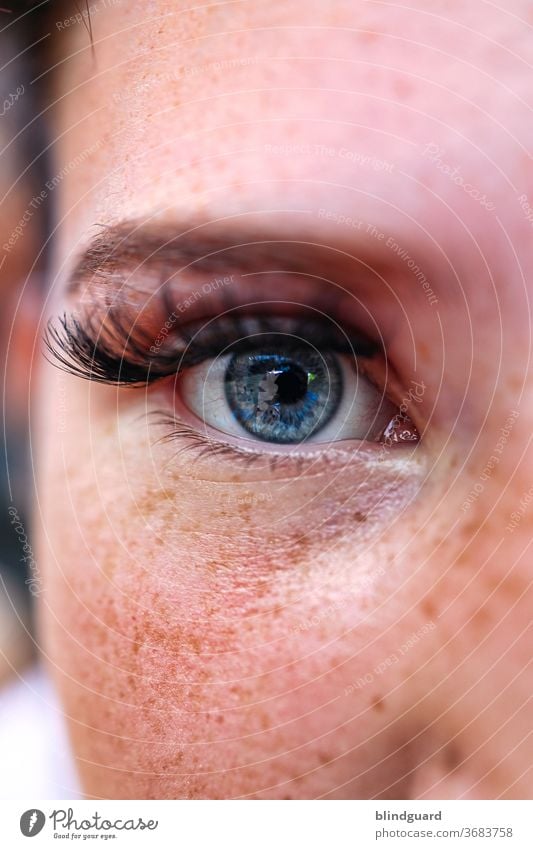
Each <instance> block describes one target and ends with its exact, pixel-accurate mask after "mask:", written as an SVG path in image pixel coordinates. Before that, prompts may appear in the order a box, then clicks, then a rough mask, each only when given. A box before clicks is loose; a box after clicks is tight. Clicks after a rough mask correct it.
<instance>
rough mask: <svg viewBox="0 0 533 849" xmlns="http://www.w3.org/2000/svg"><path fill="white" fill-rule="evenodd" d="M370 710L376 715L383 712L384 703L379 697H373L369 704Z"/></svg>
mask: <svg viewBox="0 0 533 849" xmlns="http://www.w3.org/2000/svg"><path fill="white" fill-rule="evenodd" d="M371 707H372V710H375V711H376V712H377V713H382V712H383V711H384V710H385V702H384V701H383V698H382V697H381V696H375V697H374V698H373V699H372V703H371Z"/></svg>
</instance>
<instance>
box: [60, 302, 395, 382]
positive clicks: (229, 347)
mask: <svg viewBox="0 0 533 849" xmlns="http://www.w3.org/2000/svg"><path fill="white" fill-rule="evenodd" d="M257 334H260V345H261V346H262V345H265V344H268V341H269V335H270V337H273V336H275V337H276V338H277V341H278V343H279V337H280V335H281V334H287V335H292V336H296V337H299V338H301V339H304V340H311V339H312V340H313V345H314V347H315V348H317V350H318V351H323V350H329V351H335V352H336V353H338V354H341V353H343V354H350V355H351V356H353V357H354V358H362V359H370V358H372V357H374V356H376V355H377V354H378V353H379V350H380V347H379V346H378V344H377V343H375V342H373V341H371V340H369V339H367V338H364V337H362V336H361V334H360V333H357V334H354V333H353V331H352V332H351V333H350V332H349V331H348V330H343V329H342V328H341V327H340V325H338V324H336V323H334V322H332V321H331V320H329V321H327V322H326V321H325V320H322V321H317V320H309V319H307V320H305V319H304V320H302V319H298V318H288V317H282V316H267V315H264V316H249V315H244V316H242V315H239V314H235V315H232V314H231V313H230V314H226V315H223V316H221V317H218V318H216V319H211V320H210V321H209V320H208V321H204V322H192V323H190V324H188V325H185V326H181V327H178V326H175V327H174V328H173V330H172V333H171V334H170V333H169V335H168V336H167V337H166V339H167V341H168V342H169V344H168V346H167V348H166V349H165V347H164V346H163V345H161V346H160V347H157V349H156V350H155V351H154V348H156V346H154V345H153V338H152V337H150V336H149V335H148V334H147V333H146V332H145V331H142V330H141V329H140V328H136V330H135V332H134V333H132V332H131V331H129V330H127V329H126V328H125V327H124V325H123V324H122V323H121V321H120V319H119V318H118V317H117V315H116V314H114V313H113V312H110V313H109V314H108V316H107V319H106V324H105V329H104V325H102V324H101V323H100V325H99V326H98V325H97V323H96V322H95V321H94V319H91V318H88V319H87V321H86V322H84V323H83V324H82V323H81V322H80V321H79V320H78V319H77V318H75V317H74V316H68V315H67V314H66V313H65V314H63V316H61V317H60V318H59V319H55V320H54V319H52V320H51V321H50V322H49V323H48V326H47V329H46V332H45V336H44V344H45V348H46V351H47V354H48V356H47V359H48V360H49V361H50V362H52V364H54V365H56V366H59V367H60V368H61V369H62V370H63V371H66V372H68V373H69V374H72V375H74V376H76V377H81V378H83V379H85V380H91V381H95V382H98V383H105V384H108V385H115V386H131V387H142V386H147V385H149V384H153V383H155V382H156V381H158V380H162V379H163V378H165V377H170V376H175V377H177V376H179V375H180V374H181V373H182V372H183V371H185V369H187V368H190V367H191V366H194V365H199V364H200V363H202V362H204V361H205V360H207V359H209V358H211V357H217V356H219V355H220V354H222V353H223V352H224V353H230V352H231V353H236V352H238V351H244V350H246V351H249V350H254V349H255V348H258V347H259V343H255V344H254V343H251V342H250V341H249V339H248V337H249V336H250V335H257ZM156 338H158V337H156ZM120 351H122V353H121V354H120V353H119V352H120Z"/></svg>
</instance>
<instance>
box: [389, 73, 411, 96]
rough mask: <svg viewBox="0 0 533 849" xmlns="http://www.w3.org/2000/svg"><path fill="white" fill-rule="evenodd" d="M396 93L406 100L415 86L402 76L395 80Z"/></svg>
mask: <svg viewBox="0 0 533 849" xmlns="http://www.w3.org/2000/svg"><path fill="white" fill-rule="evenodd" d="M393 89H394V94H395V95H396V96H397V97H398V98H401V99H404V100H406V99H407V98H408V97H409V95H410V94H411V92H412V90H413V88H412V86H411V84H410V83H408V82H407V80H402V79H401V78H399V79H397V80H395V81H394V84H393Z"/></svg>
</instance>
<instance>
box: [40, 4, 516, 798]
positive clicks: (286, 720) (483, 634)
mask: <svg viewBox="0 0 533 849" xmlns="http://www.w3.org/2000/svg"><path fill="white" fill-rule="evenodd" d="M190 5H191V4H190V3H188V4H182V3H175V2H173V3H170V2H168V3H166V2H156V3H151V4H150V8H149V9H148V4H145V3H143V2H137V3H135V4H122V5H121V6H120V8H119V9H116V10H114V9H113V8H112V7H110V8H109V9H106V10H105V12H101V13H99V14H98V15H95V16H94V21H93V32H94V39H95V49H96V55H97V62H98V64H97V66H94V65H93V64H92V62H93V60H92V57H91V52H90V51H89V50H88V49H83V48H86V41H85V39H86V32H85V31H84V30H83V28H82V27H75V28H72V30H70V31H69V32H68V33H63V34H62V38H61V41H59V40H58V41H57V50H58V51H59V52H60V53H61V54H62V55H64V56H65V57H67V56H69V55H70V54H72V56H71V58H69V59H68V64H67V63H65V65H63V66H61V67H60V69H59V71H58V73H57V76H56V87H57V90H58V92H60V99H59V100H58V104H57V106H56V107H55V108H54V110H53V121H54V122H55V124H54V127H55V132H56V134H57V137H58V143H57V150H56V163H55V164H57V171H58V172H59V171H60V170H61V168H62V167H64V166H65V165H66V164H67V163H69V162H71V161H72V160H73V159H75V157H76V156H79V155H80V154H81V153H82V152H83V151H84V150H87V149H88V148H90V147H91V146H92V145H96V147H94V149H93V152H92V154H91V155H90V156H84V157H83V159H82V162H81V164H79V165H78V166H77V167H76V168H75V169H71V170H70V172H69V173H67V174H66V175H65V176H64V178H63V179H62V181H61V184H60V187H58V188H57V189H56V200H57V203H58V219H59V221H60V226H59V229H58V234H57V245H56V263H57V271H58V278H57V280H54V282H53V288H52V294H51V304H50V312H52V313H54V312H58V311H60V309H61V308H63V306H64V292H63V288H64V282H63V278H62V276H59V271H60V269H62V268H63V266H66V267H69V266H70V265H71V263H72V260H73V257H74V255H75V254H76V252H77V251H78V250H79V248H80V247H82V246H84V245H86V244H87V242H88V240H89V239H90V238H91V237H92V236H94V234H95V222H102V221H104V222H108V223H116V222H118V221H121V220H123V219H125V220H131V219H133V218H135V217H136V216H141V217H142V218H143V219H147V218H149V217H150V216H152V214H153V212H157V214H158V215H159V216H160V217H161V218H162V219H165V220H168V221H171V220H172V218H173V216H175V215H176V214H181V215H188V216H192V217H194V216H195V215H199V214H203V215H205V216H207V217H208V218H210V219H211V218H212V219H216V218H219V217H223V216H232V215H236V216H239V217H241V218H243V219H247V217H248V216H250V215H255V216H256V217H257V220H258V221H260V222H261V221H262V220H263V218H264V219H265V220H266V221H267V222H268V227H269V228H270V230H273V229H274V230H275V224H276V221H277V220H278V219H279V220H280V221H283V227H282V234H283V232H291V231H292V230H294V232H297V233H299V234H303V236H304V237H305V236H306V235H307V238H308V240H309V241H315V242H320V243H325V244H328V245H337V244H341V245H342V246H343V248H346V246H347V245H349V246H351V248H350V249H351V250H353V251H355V252H357V250H358V248H359V241H358V239H359V235H358V233H359V231H357V232H356V231H355V230H354V229H350V227H349V226H346V225H342V224H340V223H338V221H339V218H337V219H336V220H337V223H335V220H333V219H332V218H330V219H327V218H325V217H320V215H319V214H318V211H319V210H320V209H326V210H331V211H333V212H334V213H335V215H337V216H346V217H351V218H352V219H353V218H357V219H362V220H364V221H365V222H369V223H373V224H375V226H376V227H377V229H378V231H379V232H381V233H384V234H385V237H384V238H383V239H379V238H378V237H376V236H368V239H370V246H371V249H372V251H373V253H374V254H375V255H376V257H377V260H376V261H377V263H378V265H379V267H380V268H381V277H375V278H373V279H374V281H375V282H374V285H373V286H371V285H367V284H363V283H362V284H361V286H362V287H363V290H364V291H362V292H361V295H360V297H361V298H362V299H363V298H364V301H365V303H366V304H368V305H369V310H370V312H371V313H372V315H373V316H374V318H375V321H376V322H377V324H378V326H382V325H383V326H384V327H386V328H387V333H388V334H389V338H390V344H389V347H388V355H389V358H390V360H391V362H392V363H393V364H394V367H395V369H396V371H397V373H398V375H399V377H398V383H399V386H400V391H399V396H398V399H397V403H400V401H401V398H402V394H401V390H402V386H403V388H404V391H406V388H407V389H408V387H409V386H410V385H411V384H410V380H411V379H416V380H418V381H420V380H422V381H423V382H424V384H425V385H426V387H427V390H426V392H425V394H424V397H423V399H422V401H421V403H420V404H414V403H412V404H411V407H412V408H413V409H412V410H411V409H410V414H411V413H412V414H413V416H415V415H416V416H417V417H418V418H417V425H418V426H419V429H420V430H421V431H423V439H422V442H421V444H420V447H419V449H417V452H416V456H415V457H411V455H410V453H409V452H407V453H405V452H403V453H402V452H400V453H398V454H393V452H389V453H387V454H386V457H385V460H384V461H383V462H382V463H379V462H377V461H375V460H371V459H368V458H367V459H359V460H350V462H348V463H347V464H344V465H343V466H342V467H341V468H340V469H336V470H335V469H333V468H332V467H327V466H325V467H324V468H322V469H321V475H320V476H317V477H313V476H311V475H309V476H306V475H305V474H303V475H302V476H301V477H299V478H296V477H295V478H294V479H293V480H288V481H287V480H286V479H285V478H284V480H283V481H280V480H277V479H276V475H275V474H274V475H269V474H268V473H267V472H263V473H262V474H261V476H260V480H259V481H258V480H257V479H254V476H253V474H252V472H251V471H249V470H246V468H244V467H240V466H236V465H234V464H232V463H230V462H227V463H225V462H224V460H223V459H219V460H216V461H214V460H209V459H207V458H206V459H205V460H202V461H201V462H200V463H199V464H198V465H197V466H195V469H194V472H192V471H191V469H190V467H189V466H190V463H189V461H188V460H187V454H186V453H185V454H180V455H176V451H175V446H172V445H171V444H165V443H159V442H157V437H156V436H155V435H154V433H153V432H152V431H150V429H149V428H148V427H147V425H146V422H144V420H143V419H142V413H143V410H144V407H143V404H144V403H145V396H144V395H143V394H142V392H141V393H140V394H139V395H137V396H133V395H131V393H130V395H129V396H128V397H127V398H126V399H125V400H124V398H123V394H122V392H121V393H119V396H117V395H116V393H115V391H114V390H111V389H106V388H102V387H98V386H95V385H90V384H88V383H84V382H82V381H79V380H77V379H75V378H71V377H65V381H64V385H62V391H63V392H64V397H63V398H62V400H61V403H62V404H63V405H64V407H65V408H66V411H67V412H66V423H65V427H64V428H63V429H61V430H60V429H58V427H57V423H56V422H57V409H58V404H59V401H60V399H59V397H58V385H57V380H56V373H55V371H54V370H53V369H52V367H50V366H48V365H45V364H41V367H40V392H39V401H38V409H37V411H36V414H35V415H36V419H35V434H36V443H37V444H36V456H37V479H38V501H37V504H36V524H37V529H38V548H39V562H40V563H42V564H43V570H44V572H45V578H46V585H47V591H46V593H45V594H44V595H43V597H42V599H41V609H40V617H41V629H42V637H43V645H44V652H45V656H46V657H47V659H48V661H49V665H50V669H51V672H52V674H53V676H54V678H55V680H56V682H57V685H58V687H59V690H60V693H61V697H62V700H63V704H64V708H65V713H66V715H67V717H68V718H69V725H70V731H71V735H72V741H73V748H74V753H75V756H76V759H77V764H78V767H79V771H80V775H81V777H82V781H83V786H84V790H85V792H86V794H87V796H89V797H104V798H117V797H126V798H234V797H246V798H294V799H301V798H315V797H321V798H373V797H379V798H459V797H465V798H497V797H498V798H499V797H503V798H530V797H531V792H532V790H533V787H532V775H531V756H530V750H529V749H528V746H527V735H528V734H530V732H531V711H530V710H529V709H528V707H527V700H528V698H529V696H530V692H531V673H530V669H528V663H529V660H530V645H531V634H530V633H529V630H528V629H529V628H530V611H531V603H532V599H531V590H530V586H531V578H532V571H531V556H530V554H529V553H528V550H527V545H528V543H529V541H530V539H531V530H532V522H533V519H532V516H533V512H532V510H531V508H529V510H527V509H526V511H525V512H524V515H523V516H522V518H521V521H520V522H519V524H518V525H517V527H516V528H515V529H514V530H513V531H512V532H509V531H507V530H506V526H507V525H508V523H509V522H510V515H511V513H512V512H513V511H516V510H517V509H518V505H519V502H520V499H521V498H522V497H523V494H524V492H526V491H527V490H528V489H529V488H530V487H531V482H532V475H531V468H532V464H531V460H532V458H531V448H530V447H529V442H530V434H531V429H532V420H533V408H532V401H531V398H533V393H532V392H531V376H530V370H528V357H529V334H530V317H531V316H530V306H529V301H528V297H529V299H531V294H532V293H531V292H530V291H529V290H530V289H531V287H532V286H533V283H532V281H533V240H532V239H531V229H530V226H531V225H530V224H529V223H528V222H527V221H526V220H525V216H524V213H523V211H522V209H521V208H520V206H519V203H518V200H517V198H518V196H519V195H521V194H522V193H525V194H527V195H528V197H529V198H530V202H533V200H532V199H533V179H532V168H531V162H530V160H529V159H528V158H527V157H524V155H523V154H524V149H528V145H530V126H531V124H530V121H531V114H530V111H529V109H528V107H530V106H531V103H530V101H531V91H532V87H531V79H530V75H529V73H528V72H527V66H526V65H525V64H524V62H523V60H525V62H526V63H527V62H529V63H531V61H532V60H533V55H532V49H533V48H532V46H531V38H530V34H529V30H528V28H527V27H526V25H525V24H524V23H522V21H521V19H523V20H525V19H526V15H527V13H528V8H529V4H527V3H525V2H520V0H514V2H512V3H511V6H510V7H509V6H507V7H506V9H507V11H498V10H497V9H496V8H494V7H488V6H486V5H485V4H482V3H478V2H473V3H470V4H459V5H456V6H455V7H454V8H452V7H451V6H450V4H448V3H440V2H435V3H433V4H431V14H430V13H429V9H428V7H427V4H425V3H423V2H422V0H420V2H416V3H415V4H411V5H412V8H411V9H406V8H394V7H390V6H387V7H386V8H385V7H383V8H382V7H381V6H380V5H379V4H377V5H376V6H373V4H369V3H355V4H354V3H353V2H339V3H335V4H322V3H315V4H311V6H312V8H311V9H310V8H309V4H307V5H306V13H305V20H303V16H302V6H301V4H299V3H296V2H289V3H272V2H271V0H270V2H268V3H263V2H257V1H256V0H252V2H248V3H241V4H231V6H229V7H225V6H220V7H216V8H212V9H210V10H208V11H205V10H204V9H200V8H198V9H194V10H193V11H185V9H186V7H189V6H190ZM511 11H512V14H508V12H511ZM159 15H166V17H164V18H163V17H161V18H160V19H159V17H158V16H159ZM308 21H313V27H311V28H307V26H306V23H307V22H308ZM398 33H401V34H402V35H401V37H398ZM409 33H416V37H413V40H410V37H409V35H408V34H409ZM230 59H233V60H239V61H234V62H233V64H231V65H228V64H227V63H228V62H229V60H230ZM217 61H218V62H220V63H222V62H226V65H223V66H219V67H218V68H217V66H216V65H214V64H213V63H216V62H217ZM177 62H179V67H180V68H184V69H188V71H186V72H185V71H183V72H181V73H178V71H177V65H176V63H177ZM239 62H240V64H239ZM191 69H194V70H191ZM431 143H432V144H435V145H438V147H439V148H440V149H441V150H442V152H441V154H440V159H439V162H437V161H436V160H432V159H431V157H430V156H429V155H427V153H425V152H424V151H425V149H426V146H427V145H428V144H431ZM280 145H285V146H286V145H291V146H293V147H292V148H291V150H292V152H290V153H287V152H283V150H282V149H280V148H279V146H280ZM310 146H319V148H320V150H322V152H317V147H314V148H312V149H310ZM324 148H326V149H333V150H334V153H333V154H332V155H331V154H329V153H324V152H323V149H324ZM341 151H351V152H352V154H357V157H356V158H355V159H354V156H353V155H352V156H351V158H350V157H349V156H347V155H346V153H344V154H343V153H341ZM364 157H373V158H374V159H373V160H372V163H370V162H368V161H366V160H364ZM377 160H380V161H381V162H382V163H388V164H389V166H390V167H388V168H384V167H382V166H379V167H378V165H377V164H376V163H377ZM439 163H440V164H439ZM55 164H54V167H55ZM445 166H449V168H450V169H452V170H453V168H455V167H456V166H459V168H460V173H461V174H462V175H463V177H464V183H468V185H469V186H472V187H474V189H476V188H479V189H480V191H481V192H483V193H486V196H487V198H488V199H490V201H491V202H493V203H494V204H495V211H490V210H488V209H487V208H485V207H484V206H482V205H481V204H480V202H479V200H476V199H475V198H474V197H472V196H471V195H470V194H468V193H467V192H466V191H465V189H464V188H463V187H462V185H458V184H457V182H454V180H453V179H451V178H450V176H449V175H447V174H445V173H444V171H443V168H444V167H445ZM283 211H285V212H283ZM289 224H290V227H289V226H288V225H289ZM285 228H287V229H285ZM391 235H393V236H394V238H395V240H396V242H397V243H398V244H399V245H400V247H401V248H404V249H405V250H406V251H407V253H408V255H409V256H410V257H412V258H413V259H414V260H415V261H416V262H417V263H418V264H420V266H421V267H424V268H426V269H428V274H429V276H430V279H431V286H432V289H433V290H434V291H435V292H437V294H438V305H437V307H434V306H432V305H431V304H429V303H428V299H427V298H426V296H425V293H424V290H423V289H422V288H421V285H420V283H419V282H417V280H416V279H414V278H413V277H412V276H410V273H409V269H408V268H406V262H404V261H403V260H402V259H401V258H398V257H396V259H395V260H394V261H395V262H396V264H397V265H398V263H399V267H400V269H401V272H400V273H398V274H396V275H395V276H394V278H393V277H391V276H390V275H389V278H390V279H389V278H387V277H386V269H387V267H388V263H391V262H392V261H393V259H394V258H391V253H390V251H391V249H390V248H388V247H387V245H386V242H387V239H388V237H389V236H391ZM281 238H283V235H282V236H281ZM429 270H430V271H429ZM318 273H320V271H319V272H318ZM384 275H385V276H384ZM378 280H381V282H380V283H378V282H377V281H378ZM350 285H352V286H353V285H354V281H353V280H352V281H351V284H350ZM365 287H366V288H365ZM391 291H393V292H394V293H395V294H394V295H391V294H390V293H391ZM387 293H388V294H387ZM65 399H66V400H65ZM513 410H516V411H518V413H519V415H518V416H517V418H516V419H515V420H514V422H513V424H512V427H511V428H510V429H509V436H508V437H507V438H506V441H505V444H504V445H503V448H502V450H501V453H498V455H497V456H498V463H497V464H496V465H495V467H494V469H492V470H491V473H490V475H488V477H487V479H486V480H483V484H482V491H481V492H480V493H479V494H478V497H476V498H475V499H474V500H472V501H471V503H470V504H469V506H468V507H466V508H465V507H464V504H465V502H466V501H467V499H468V497H469V493H470V492H471V491H472V489H473V487H475V486H476V484H478V483H479V482H480V476H481V475H482V474H483V469H484V467H485V466H486V464H487V461H488V460H489V458H490V457H491V456H492V455H493V454H494V453H495V446H496V445H497V443H498V439H499V438H500V436H501V429H502V428H503V427H504V426H505V422H506V420H507V419H508V417H509V415H510V413H511V412H512V411H513ZM332 476H333V477H332ZM360 484H364V486H363V487H362V488H361V486H360ZM258 490H259V491H261V492H262V493H263V494H264V495H265V496H269V495H271V496H272V497H271V498H267V497H265V498H264V500H263V501H260V500H259V499H258V500H257V503H255V504H253V505H252V506H250V504H249V503H246V500H244V503H239V501H238V499H239V496H240V495H241V494H242V493H243V492H244V493H245V494H246V493H249V492H251V493H253V494H256V495H257V492H258ZM225 502H226V503H231V504H232V506H231V508H228V507H227V506H225Z"/></svg>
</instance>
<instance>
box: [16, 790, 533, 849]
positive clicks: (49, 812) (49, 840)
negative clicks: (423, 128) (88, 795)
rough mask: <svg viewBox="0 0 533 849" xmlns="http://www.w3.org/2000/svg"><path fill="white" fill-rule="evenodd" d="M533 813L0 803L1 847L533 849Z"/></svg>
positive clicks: (472, 807) (514, 809) (519, 808)
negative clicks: (495, 848) (484, 848)
mask: <svg viewBox="0 0 533 849" xmlns="http://www.w3.org/2000/svg"><path fill="white" fill-rule="evenodd" d="M532 814H533V804H532V803H531V802H528V801H508V802H507V801H505V802H483V801H472V802H470V801H468V802H467V801H445V802H439V801H435V802H383V803H381V802H371V801H331V802H329V801H328V802H326V801H318V802H313V801H245V800H243V801H191V802H188V801H165V802H163V801H149V802H146V801H107V800H106V801H101V802H97V801H92V802H91V801H75V802H69V801H65V802H57V801H54V802H46V801H37V800H28V801H26V802H9V803H8V802H0V817H1V823H2V826H1V828H2V830H1V833H0V846H2V847H6V849H13V847H17V846H25V847H28V846H32V847H35V849H39V847H48V846H55V847H57V846H61V845H64V844H65V843H66V842H67V841H69V842H70V843H69V845H70V844H71V843H73V842H74V843H77V844H79V845H85V846H87V845H92V846H103V845H107V846H109V845H111V846H116V847H117V849H119V847H120V848H122V847H123V849H126V847H129V846H146V847H148V846H149V847H152V846H160V845H161V846H163V847H167V846H172V847H184V849H185V847H186V849H189V847H190V849H212V848H213V849H215V848H216V849H219V847H222V849H225V847H228V849H230V847H231V849H241V847H242V849H272V847H275V849H292V847H294V849H331V847H342V849H344V847H354V849H361V847H370V846H376V847H383V849H388V847H406V849H424V847H434V849H436V847H447V846H448V847H450V849H452V847H454V849H456V847H465V849H466V847H468V849H475V847H481V846H484V847H489V846H490V847H498V849H532V847H533V816H532ZM33 839H35V843H30V842H29V841H30V840H33Z"/></svg>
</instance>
